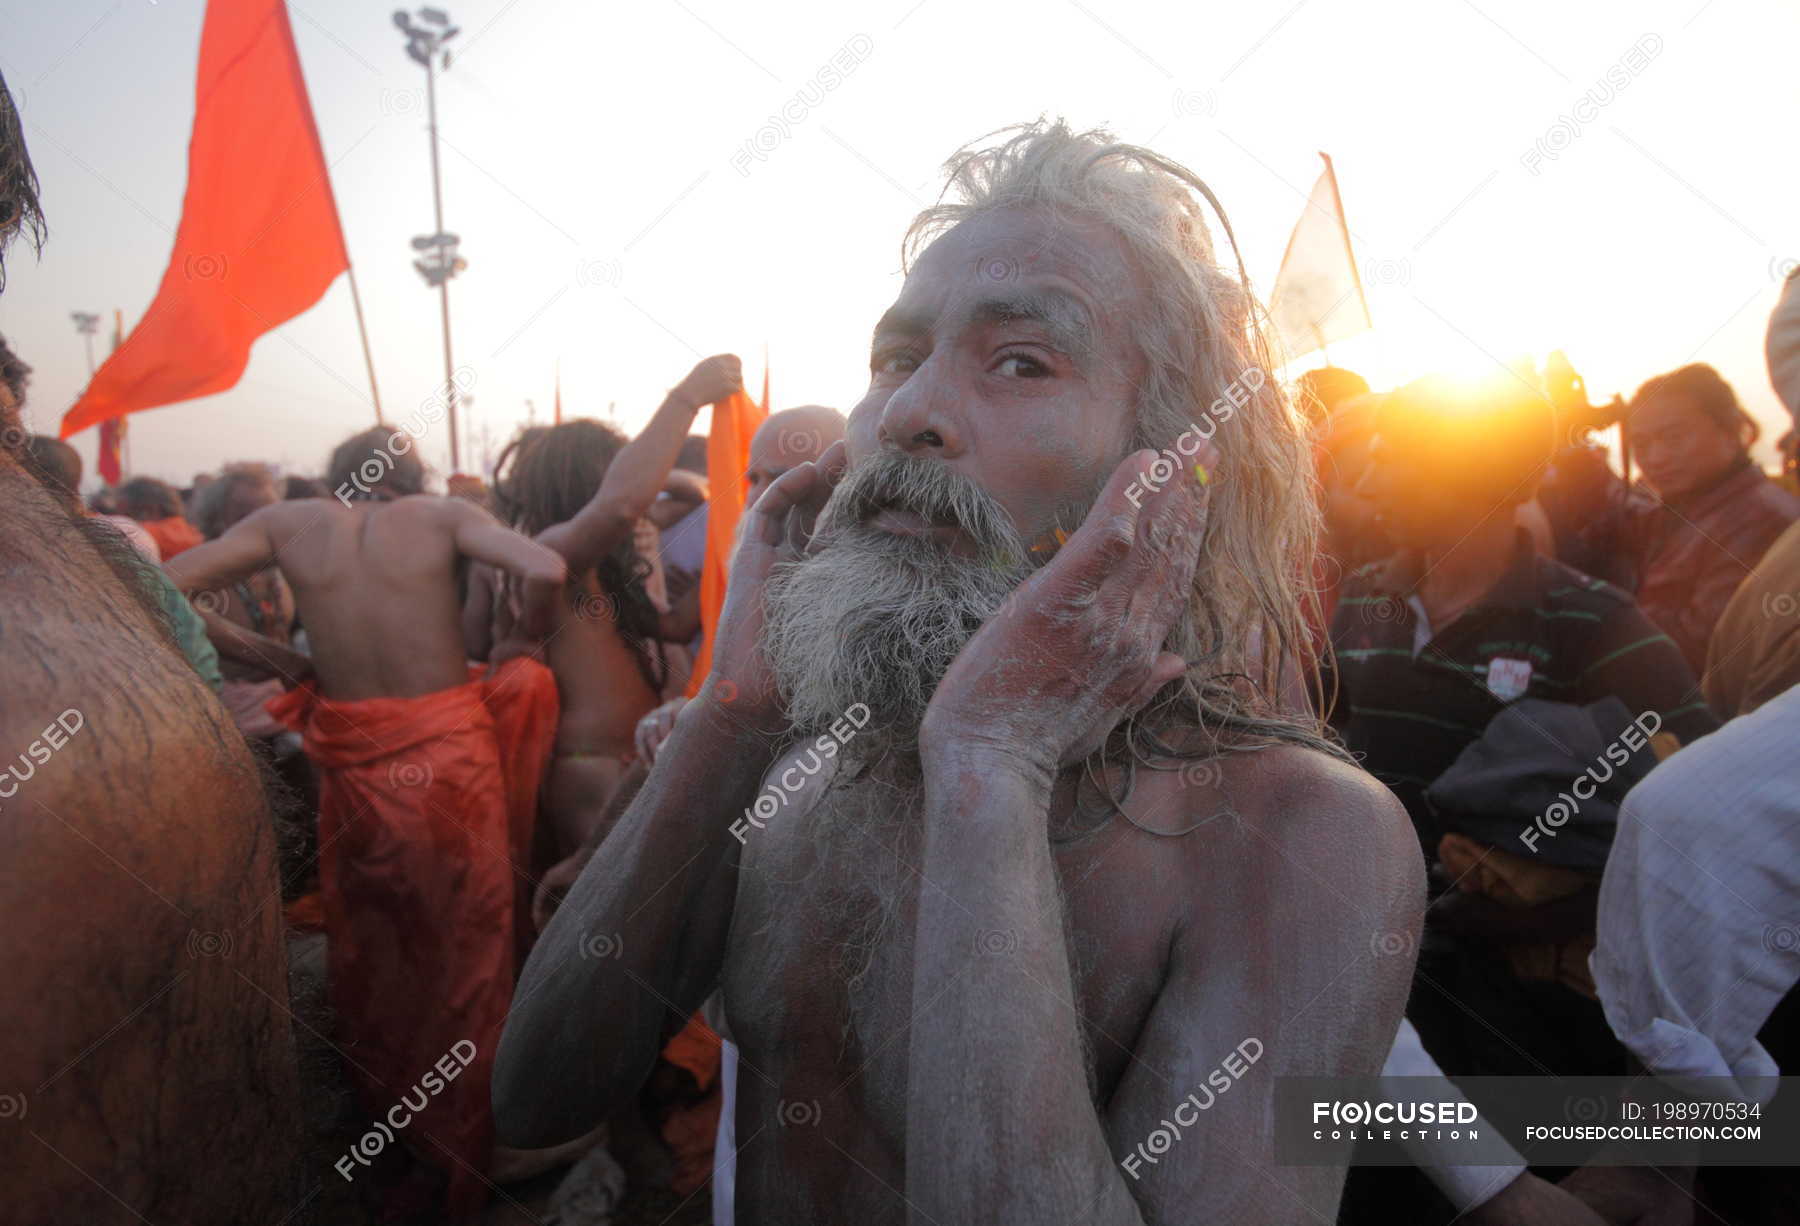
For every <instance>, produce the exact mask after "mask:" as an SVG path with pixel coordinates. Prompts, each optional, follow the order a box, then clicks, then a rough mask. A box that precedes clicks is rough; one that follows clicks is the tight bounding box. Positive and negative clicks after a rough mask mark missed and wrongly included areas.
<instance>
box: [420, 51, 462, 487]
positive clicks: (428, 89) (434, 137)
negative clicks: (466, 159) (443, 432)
mask: <svg viewBox="0 0 1800 1226" xmlns="http://www.w3.org/2000/svg"><path fill="white" fill-rule="evenodd" d="M425 114H426V117H427V119H428V121H429V123H430V127H431V210H432V218H433V221H434V222H435V224H436V227H437V228H436V230H435V231H434V233H437V234H442V233H443V232H444V188H443V182H442V179H441V176H440V175H439V173H438V123H437V48H436V47H435V46H433V47H432V49H431V50H430V51H429V52H428V53H427V54H426V56H425ZM440 251H441V249H440ZM438 300H439V303H440V305H441V306H442V308H443V315H444V403H445V405H446V406H447V408H448V411H449V417H450V467H451V469H453V470H454V471H456V472H461V471H462V447H461V444H460V442H459V440H458V436H457V428H456V378H455V374H454V372H455V370H456V362H455V359H454V358H452V357H451V353H450V273H449V269H448V268H446V269H444V274H443V279H442V280H441V281H439V282H438Z"/></svg>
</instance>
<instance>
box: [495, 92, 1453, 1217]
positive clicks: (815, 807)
mask: <svg viewBox="0 0 1800 1226" xmlns="http://www.w3.org/2000/svg"><path fill="white" fill-rule="evenodd" d="M1108 140H1109V138H1106V137H1104V136H1103V135H1099V134H1094V135H1088V136H1077V135H1075V134H1073V133H1071V132H1069V131H1068V130H1067V129H1066V128H1064V127H1063V126H1062V125H1060V124H1058V125H1055V126H1047V125H1042V124H1040V125H1035V126H1033V127H1030V128H1027V129H1024V130H1022V131H1020V132H1019V133H1017V134H1015V135H1014V136H1013V137H1012V139H1010V140H1009V141H1008V142H1007V143H1005V144H1003V145H1000V146H997V147H995V148H993V149H989V150H984V151H981V152H978V153H974V154H968V155H965V156H964V157H962V158H961V159H959V160H958V161H957V162H956V163H954V164H953V177H952V183H953V185H954V186H955V187H957V188H958V189H960V191H961V193H962V196H963V200H962V201H961V202H960V203H954V204H946V205H940V206H939V207H938V208H936V209H933V210H931V211H930V212H928V213H927V214H925V215H924V217H923V218H921V220H920V223H918V225H917V227H916V229H915V233H914V235H913V237H914V239H915V240H918V241H916V242H915V243H914V244H913V250H914V251H917V250H918V248H919V247H920V246H922V245H923V244H924V243H925V241H927V240H929V246H927V247H925V249H924V251H923V254H922V255H919V256H918V257H917V258H916V260H915V261H914V262H913V263H912V266H911V267H910V269H909V270H908V275H907V279H906V282H905V285H904V287H903V288H902V290H901V293H900V296H899V299H898V301H897V302H896V303H895V304H894V306H893V307H892V308H891V309H890V310H889V311H888V312H887V314H886V315H884V316H883V318H882V320H881V322H880V323H879V324H878V325H877V327H876V331H875V337H874V345H873V354H872V363H871V367H872V379H871V384H870V388H869V392H868V394H867V396H866V397H865V398H864V400H863V401H862V403H861V404H859V405H858V406H857V407H856V409H855V410H854V411H853V412H852V414H851V417H850V426H849V436H848V447H847V451H845V450H838V449H833V452H832V453H828V454H827V455H826V456H825V457H824V458H823V459H822V460H821V461H820V462H819V463H817V464H808V465H803V466H801V467H799V468H797V469H795V470H793V471H792V472H790V473H788V474H787V475H786V476H784V477H782V478H781V479H780V480H779V481H777V482H775V483H774V484H773V485H772V486H771V487H770V488H769V490H768V491H767V492H766V493H765V494H764V495H763V497H762V499H761V501H760V502H758V504H757V505H756V507H755V508H754V509H753V510H752V511H751V512H750V513H749V524H748V527H747V529H746V533H745V536H744V539H743V543H742V545H741V547H740V549H739V551H738V553H737V555H736V558H735V561H734V569H733V574H732V583H731V586H730V590H729V594H728V597H727V603H726V611H725V614H724V617H723V619H722V624H721V626H720V628H719V631H718V634H717V637H716V641H715V643H714V672H713V674H712V676H711V678H709V681H708V684H707V686H706V688H705V689H704V690H703V691H702V694H701V696H700V697H699V698H697V699H696V700H695V702H694V703H693V704H692V705H691V706H690V708H689V709H688V711H687V712H686V713H684V715H683V717H682V718H681V719H680V720H679V721H678V722H677V724H676V727H675V730H674V732H673V733H672V734H671V735H670V737H669V740H668V742H667V743H666V744H665V745H664V746H663V748H662V751H661V753H660V754H659V755H658V757H657V762H656V766H655V768H654V769H653V770H652V771H651V774H650V777H649V779H648V780H647V781H646V783H645V785H644V788H643V790H642V791H641V792H640V793H639V795H638V797H637V800H636V801H635V802H634V803H633V804H632V806H631V808H630V809H629V810H628V811H627V812H626V813H625V815H624V816H623V817H622V818H621V819H620V821H619V823H618V825H617V826H616V827H615V828H614V829H613V830H612V832H611V833H610V834H609V835H608V836H607V839H606V842H605V843H604V844H603V846H602V849H601V853H600V854H597V855H596V856H595V857H594V858H593V860H592V861H591V862H590V863H589V865H588V867H587V869H586V870H585V871H584V873H583V874H582V877H581V879H580V880H579V881H578V882H577V884H576V886H575V889H574V891H573V892H572V893H571V895H570V897H569V900H568V901H567V902H566V903H565V904H564V905H563V906H562V908H561V909H560V910H559V911H558V912H557V914H556V916H555V918H554V919H553V920H552V921H551V923H550V926H549V928H548V929H547V930H546V931H545V933H544V935H543V937H542V938H541V939H540V941H539V943H538V945H537V947H536V949H535V951H534V953H533V955H532V959H531V961H530V963H528V965H527V967H526V972H525V975H524V977H523V979H522V980H521V983H520V989H519V994H518V997H517V999H516V1000H515V1002H514V1005H513V1010H512V1013H511V1015H510V1017H509V1019H508V1024H507V1029H506V1032H505V1035H504V1036H503V1038H502V1043H501V1055H500V1059H499V1061H498V1063H497V1064H496V1066H495V1105H496V1116H497V1120H498V1123H499V1127H500V1131H501V1135H502V1136H504V1137H507V1138H510V1139H511V1141H512V1142H513V1143H523V1144H541V1143H544V1142H547V1141H554V1140H559V1139H561V1138H563V1137H566V1136H570V1135H573V1134H574V1133H576V1132H578V1131H579V1130H580V1129H582V1128H583V1127H585V1126H586V1125H587V1123H588V1122H589V1121H591V1120H592V1119H594V1118H595V1117H596V1116H597V1115H598V1114H600V1113H601V1112H603V1111H605V1110H606V1109H607V1106H608V1104H610V1103H612V1102H614V1101H616V1100H618V1099H619V1098H620V1097H621V1096H625V1095H630V1094H632V1093H634V1092H635V1091H636V1089H637V1087H638V1085H639V1083H640V1081H641V1079H642V1078H643V1076H644V1073H645V1070H646V1069H648V1068H649V1067H650V1065H651V1061H652V1060H653V1058H654V1056H655V1054H656V1051H657V1048H658V1046H659V1045H660V1043H661V1041H662V1038H663V1037H664V1035H665V1034H666V1033H667V1032H668V1031H669V1030H670V1029H671V1028H672V1027H674V1026H678V1025H680V1024H681V1022H682V1021H683V1020H685V1018H686V1017H687V1016H688V1015H689V1014H690V1013H691V1012H692V1010H693V1009H694V1008H695V1007H696V1006H697V1005H698V1004H699V1003H700V1002H701V1001H702V1000H703V999H705V998H706V996H707V995H708V994H709V993H711V992H712V991H714V990H715V989H718V990H720V991H721V992H722V995H723V1003H724V1009H725V1014H726V1018H727V1020H728V1022H729V1025H730V1028H731V1031H732V1034H733V1036H734V1038H735V1039H736V1041H737V1042H738V1043H739V1045H740V1047H741V1049H742V1068H741V1071H740V1078H739V1091H740V1094H739V1105H738V1109H737V1135H738V1137H739V1138H740V1148H739V1151H738V1184H737V1199H738V1204H739V1205H740V1207H741V1209H740V1212H741V1216H742V1217H743V1218H744V1219H745V1220H749V1221H757V1222H763V1221H776V1222H821V1221H830V1222H858V1223H868V1222H892V1221H902V1220H919V1221H932V1222H941V1223H966V1222H981V1223H994V1222H1007V1223H1011V1222H1018V1223H1031V1224H1033V1226H1041V1224H1043V1223H1063V1222H1066V1223H1096V1222H1099V1223H1113V1222H1133V1223H1136V1222H1146V1221H1147V1222H1175V1221H1190V1220H1193V1219H1194V1218H1195V1217H1196V1216H1204V1217H1206V1218H1209V1219H1212V1220H1217V1221H1222V1222H1253V1223H1275V1222H1281V1223H1288V1222H1292V1221H1294V1220H1296V1219H1297V1218H1300V1217H1306V1218H1308V1219H1309V1220H1312V1219H1314V1218H1317V1219H1323V1220H1326V1221H1329V1220H1330V1218H1331V1215H1332V1211H1333V1209H1334V1207H1335V1204H1336V1201H1337V1197H1338V1194H1339V1189H1340V1186H1341V1183H1342V1178H1343V1171H1342V1169H1341V1168H1332V1167H1284V1166H1277V1165H1275V1163H1274V1157H1273V1152H1272V1131H1273V1111H1272V1109H1271V1096H1272V1093H1273V1090H1274V1084H1275V1078H1277V1077H1279V1076H1291V1075H1366V1074H1370V1073H1373V1072H1374V1071H1375V1070H1376V1069H1377V1068H1378V1067H1379V1066H1380V1064H1381V1060H1382V1057H1383V1055H1384V1054H1385V1053H1386V1050H1387V1048H1388V1045H1389V1043H1390V1042H1391V1040H1392V1038H1393V1034H1394V1029H1395V1026H1396V1024H1397V1023H1398V1021H1399V1017H1400V1011H1401V1006H1402V1002H1403V998H1404V996H1405V992H1406V986H1407V980H1408V978H1409V976H1410V974H1411V970H1412V966H1411V964H1412V958H1411V956H1410V952H1409V951H1410V950H1411V949H1412V948H1413V947H1414V945H1413V943H1414V942H1415V941H1416V937H1417V931H1418V926H1419V922H1420V914H1421V909H1422V904H1423V866H1422V864H1421V863H1420V859H1419V856H1418V851H1417V845H1416V841H1415V840H1413V839H1412V837H1411V835H1410V831H1409V827H1408V823H1407V821H1406V818H1405V815H1404V814H1403V813H1402V811H1401V810H1400V808H1399V806H1398V805H1397V804H1396V802H1395V801H1394V800H1393V798H1392V797H1391V796H1390V795H1389V794H1388V793H1387V791H1386V790H1385V789H1383V788H1382V787H1380V786H1379V785H1378V784H1376V783H1375V782H1374V781H1373V780H1372V779H1371V778H1369V776H1367V775H1366V774H1364V773H1363V772H1361V771H1360V770H1358V769H1356V768H1355V767H1353V766H1351V765H1350V764H1349V763H1348V762H1346V761H1345V760H1344V759H1343V758H1342V757H1341V755H1339V754H1337V753H1334V752H1333V751H1331V750H1330V748H1329V742H1327V741H1326V740H1324V739H1323V737H1322V736H1321V735H1320V734H1319V731H1318V729H1317V727H1316V725H1313V726H1307V725H1304V724H1301V723H1299V722H1297V721H1298V718H1299V717H1297V716H1293V715H1290V714H1288V713H1287V710H1286V708H1284V706H1283V705H1282V704H1281V702H1280V701H1279V699H1278V698H1277V697H1276V694H1275V688H1276V687H1275V681H1276V679H1277V678H1278V677H1279V676H1280V675H1281V673H1280V668H1281V663H1282V661H1281V659H1280V658H1279V657H1280V654H1281V649H1296V648H1298V647H1299V646H1300V645H1302V644H1304V642H1305V641H1306V639H1305V636H1304V631H1303V629H1302V625H1303V623H1302V619H1301V616H1300V608H1299V590H1298V585H1299V582H1300V579H1301V577H1302V576H1303V575H1304V574H1305V573H1306V560H1307V557H1308V550H1309V549H1310V545H1311V539H1312V515H1313V513H1312V510H1311V507H1310V505H1309V500H1308V494H1307V489H1308V486H1307V483H1306V481H1305V480H1304V476H1303V474H1304V473H1305V466H1306V464H1307V462H1308V459H1307V454H1306V450H1305V446H1304V443H1303V440H1302V438H1301V436H1300V433H1299V428H1298V426H1297V424H1296V420H1295V418H1294V417H1293V416H1292V415H1291V414H1290V413H1289V412H1288V411H1287V409H1286V407H1285V405H1284V404H1283V403H1282V402H1281V399H1280V396H1279V393H1278V392H1277V390H1276V388H1275V383H1274V380H1273V379H1271V378H1269V377H1268V375H1267V370H1266V364H1265V363H1264V362H1263V360H1262V359H1261V354H1260V347H1259V346H1257V345H1256V344H1255V343H1254V336H1253V330H1252V326H1251V323H1250V319H1249V308H1250V303H1249V300H1248V296H1247V294H1246V293H1245V291H1244V290H1243V288H1242V286H1241V284H1240V283H1239V282H1238V281H1236V280H1235V279H1233V278H1231V277H1230V276H1229V275H1227V274H1226V273H1224V272H1223V271H1222V270H1221V269H1219V268H1218V267H1217V266H1216V265H1215V263H1214V261H1213V258H1212V252H1211V247H1210V240H1209V238H1208V236H1207V234H1206V231H1205V227H1204V224H1203V222H1202V220H1201V210H1200V206H1199V205H1198V204H1197V203H1196V201H1195V198H1194V196H1193V195H1192V194H1191V192H1190V188H1189V186H1188V185H1189V183H1190V182H1192V179H1191V176H1189V175H1188V174H1187V173H1186V172H1184V171H1179V169H1178V168H1175V167H1174V166H1173V165H1172V164H1170V163H1168V162H1166V161H1164V160H1162V159H1160V158H1157V157H1155V156H1154V155H1152V154H1149V153H1148V152H1147V151H1142V150H1135V149H1131V148H1128V147H1118V146H1111V145H1109V144H1108V143H1107V141H1108ZM1208 435H1212V436H1213V441H1212V442H1210V443H1209V442H1207V441H1205V439H1206V436H1208ZM1147 447H1149V448H1158V449H1168V450H1169V451H1170V452H1173V453H1176V454H1178V456H1179V462H1172V461H1170V460H1168V459H1167V458H1166V457H1159V456H1158V455H1157V454H1156V453H1155V452H1153V451H1149V450H1139V448H1147ZM1194 465H1197V466H1199V469H1198V471H1197V472H1196V471H1193V470H1192V469H1191V467H1190V466H1194ZM840 476H841V484H837V485H836V488H835V492H833V487H834V483H835V482H838V481H839V480H840ZM828 494H829V495H830V497H829V498H827V495H828ZM815 516H817V517H818V518H817V520H816V522H817V524H818V531H817V533H816V534H815V535H813V536H812V538H811V540H810V543H809V544H808V546H807V550H808V552H807V553H806V555H804V560H801V557H802V555H800V554H798V553H797V552H796V551H795V547H796V544H797V542H799V541H801V540H804V539H806V536H807V531H806V530H807V528H808V527H809V526H810V524H811V523H813V522H815V520H814V517H815ZM1070 527H1074V528H1075V531H1074V532H1073V534H1072V535H1068V534H1067V529H1068V528H1070ZM1045 541H1048V542H1050V546H1049V548H1046V549H1042V550H1040V551H1039V552H1036V553H1033V552H1032V550H1033V548H1034V547H1037V546H1041V545H1043V543H1044V542H1045ZM1028 558H1029V559H1031V560H1026V559H1028ZM1046 558H1047V559H1048V561H1047V562H1045V559H1046ZM1033 560H1035V561H1037V562H1039V563H1041V565H1039V567H1038V568H1037V569H1035V570H1034V569H1032V561H1033ZM1255 643H1261V644H1263V645H1264V646H1265V647H1266V650H1265V651H1261V652H1258V653H1257V655H1259V656H1260V658H1251V656H1252V649H1251V648H1250V647H1248V646H1247V644H1255ZM1228 674H1229V675H1228ZM777 738H779V740H780V743H782V744H783V745H785V746H787V747H786V748H782V749H780V751H779V752H777V753H775V754H773V755H772V754H771V742H772V741H775V740H776V739H777ZM796 741H798V743H797V744H796V743H795V742H796ZM828 743H829V744H830V745H831V746H832V748H831V750H830V751H826V750H825V749H824V746H825V745H826V744H828ZM1252 750H1254V752H1251V751H1252ZM821 759H824V760H825V761H824V764H822V763H821ZM1132 766H1135V769H1127V767H1132ZM834 767H835V768H836V769H835V771H834V770H833V769H832V768H834ZM759 793H760V794H761V795H760V796H759ZM771 797H774V798H775V799H774V800H773V803H772V804H767V803H764V802H765V801H769V800H770V798H771ZM752 819H754V820H752ZM1395 949H1397V950H1400V951H1401V952H1399V953H1387V952H1384V951H1387V950H1395ZM596 951H598V952H600V953H602V954H604V955H605V956H595V954H596ZM584 954H585V955H586V956H584ZM1250 1040H1255V1042H1254V1043H1251V1042H1250ZM1248 1052H1255V1053H1256V1055H1255V1058H1254V1060H1253V1062H1248V1063H1247V1061H1248V1060H1249V1057H1248V1056H1247V1055H1246V1054H1245V1053H1248ZM1234 1053H1237V1054H1236V1055H1235V1056H1234ZM1221 1068H1231V1069H1234V1070H1236V1071H1235V1073H1234V1076H1236V1077H1237V1078H1238V1080H1236V1081H1228V1083H1227V1084H1229V1085H1230V1086H1231V1088H1230V1089H1228V1090H1226V1091H1224V1092H1223V1093H1219V1094H1217V1095H1216V1098H1214V1097H1213V1096H1212V1095H1211V1094H1210V1093H1209V1095H1208V1098H1209V1101H1208V1104H1207V1106H1208V1109H1207V1110H1205V1111H1204V1112H1199V1113H1197V1114H1196V1113H1195V1112H1194V1111H1188V1112H1186V1113H1183V1112H1182V1111H1181V1109H1180V1107H1179V1104H1183V1103H1184V1102H1188V1103H1191V1102H1193V1101H1194V1100H1193V1099H1190V1098H1189V1096H1190V1095H1193V1094H1195V1093H1196V1091H1199V1090H1201V1089H1202V1088H1203V1087H1205V1086H1206V1085H1207V1084H1208V1082H1207V1078H1208V1074H1209V1073H1213V1074H1215V1081H1214V1082H1213V1083H1212V1084H1214V1085H1216V1084H1217V1081H1218V1080H1224V1079H1225V1078H1224V1076H1223V1075H1222V1074H1219V1073H1218V1070H1220V1069H1221ZM1171 1112H1175V1113H1176V1117H1177V1118H1180V1119H1181V1120H1182V1121H1183V1122H1184V1124H1188V1125H1189V1126H1188V1127H1186V1129H1185V1131H1183V1133H1182V1136H1181V1139H1180V1140H1179V1141H1178V1142H1176V1143H1175V1148H1172V1149H1167V1150H1166V1151H1159V1150H1157V1149H1155V1148H1154V1146H1155V1143H1154V1142H1152V1149H1151V1150H1150V1151H1148V1152H1149V1154H1150V1156H1152V1157H1155V1156H1156V1154H1157V1153H1159V1152H1160V1153H1161V1157H1160V1158H1158V1159H1157V1160H1156V1161H1155V1162H1149V1161H1146V1160H1145V1158H1144V1151H1140V1150H1139V1148H1138V1147H1139V1146H1140V1145H1143V1144H1145V1143H1146V1139H1147V1138H1149V1137H1150V1136H1151V1134H1152V1133H1153V1132H1156V1131H1157V1130H1159V1129H1161V1128H1162V1127H1163V1125H1162V1121H1164V1120H1165V1119H1169V1118H1171ZM1167 1139H1168V1138H1167V1136H1166V1134H1165V1135H1164V1136H1163V1137H1162V1140H1164V1141H1166V1140H1167Z"/></svg>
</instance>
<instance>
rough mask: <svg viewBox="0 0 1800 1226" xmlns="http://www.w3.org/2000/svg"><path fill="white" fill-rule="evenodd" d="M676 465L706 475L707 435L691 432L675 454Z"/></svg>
mask: <svg viewBox="0 0 1800 1226" xmlns="http://www.w3.org/2000/svg"><path fill="white" fill-rule="evenodd" d="M675 467H676V468H685V469H686V470H687V471H688V472H691V473H699V474H700V475H701V476H702V477H704V476H706V435H704V434H690V435H688V436H687V438H686V439H685V440H684V441H683V442H682V444H681V450H680V451H679V452H677V453H676V455H675Z"/></svg>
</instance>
